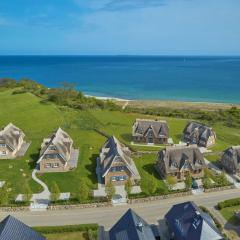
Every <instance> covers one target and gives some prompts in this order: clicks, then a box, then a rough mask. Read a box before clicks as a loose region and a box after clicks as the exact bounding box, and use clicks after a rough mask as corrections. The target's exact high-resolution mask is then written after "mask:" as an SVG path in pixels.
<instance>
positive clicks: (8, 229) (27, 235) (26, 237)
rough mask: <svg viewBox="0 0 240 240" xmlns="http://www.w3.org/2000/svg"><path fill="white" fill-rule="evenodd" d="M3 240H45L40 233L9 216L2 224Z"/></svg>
mask: <svg viewBox="0 0 240 240" xmlns="http://www.w3.org/2000/svg"><path fill="white" fill-rule="evenodd" d="M0 239H1V240H45V239H46V238H45V237H43V236H42V235H41V234H39V233H38V232H35V231H34V230H33V229H31V228H30V227H28V226H27V225H25V224H24V223H22V222H21V221H19V220H17V219H16V218H14V217H12V216H10V215H9V216H8V217H6V218H5V219H3V221H2V222H1V223H0Z"/></svg>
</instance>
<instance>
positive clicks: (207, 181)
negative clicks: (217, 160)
mask: <svg viewBox="0 0 240 240" xmlns="http://www.w3.org/2000/svg"><path fill="white" fill-rule="evenodd" d="M202 183H203V187H204V188H206V189H208V188H210V187H211V185H212V182H211V180H210V178H208V177H204V178H203V180H202Z"/></svg>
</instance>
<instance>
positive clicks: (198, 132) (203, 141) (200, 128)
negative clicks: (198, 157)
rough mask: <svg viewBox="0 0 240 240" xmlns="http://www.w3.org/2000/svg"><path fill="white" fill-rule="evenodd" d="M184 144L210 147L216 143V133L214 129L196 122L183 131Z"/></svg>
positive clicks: (189, 124)
mask: <svg viewBox="0 0 240 240" xmlns="http://www.w3.org/2000/svg"><path fill="white" fill-rule="evenodd" d="M182 141H183V142H186V143H189V144H197V145H198V146H200V147H210V146H212V145H214V144H215V142H216V133H215V132H214V131H213V129H212V128H210V127H207V126H205V125H203V124H200V123H196V122H189V123H188V124H187V126H186V127H185V129H184V130H183V138H182Z"/></svg>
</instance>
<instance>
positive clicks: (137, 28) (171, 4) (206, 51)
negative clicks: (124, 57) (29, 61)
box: [0, 0, 240, 55]
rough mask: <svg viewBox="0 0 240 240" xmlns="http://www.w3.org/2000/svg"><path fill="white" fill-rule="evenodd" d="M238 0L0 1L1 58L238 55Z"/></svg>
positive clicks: (239, 33)
mask: <svg viewBox="0 0 240 240" xmlns="http://www.w3.org/2000/svg"><path fill="white" fill-rule="evenodd" d="M239 23H240V1H239V0H11V1H10V0H1V1H0V54H77V55H87V54H93V55H96V54H101V55H106V54H143V55H240V27H239Z"/></svg>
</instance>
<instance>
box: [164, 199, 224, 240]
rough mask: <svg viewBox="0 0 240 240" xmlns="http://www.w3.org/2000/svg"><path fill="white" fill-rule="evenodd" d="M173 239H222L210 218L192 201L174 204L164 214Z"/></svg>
mask: <svg viewBox="0 0 240 240" xmlns="http://www.w3.org/2000/svg"><path fill="white" fill-rule="evenodd" d="M165 218H166V220H167V223H168V226H169V228H170V230H171V231H172V232H174V236H175V238H174V239H175V240H193V239H194V240H223V239H224V238H223V236H222V235H221V233H220V232H219V231H218V229H217V227H216V226H215V224H214V222H213V220H212V218H211V217H210V216H209V215H208V214H206V213H204V212H203V211H202V210H201V209H200V208H198V207H197V206H196V205H195V203H193V202H185V203H180V204H176V205H174V206H173V207H172V208H171V210H170V211H169V212H168V213H167V214H166V215H165Z"/></svg>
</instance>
